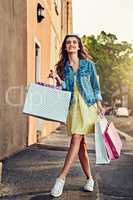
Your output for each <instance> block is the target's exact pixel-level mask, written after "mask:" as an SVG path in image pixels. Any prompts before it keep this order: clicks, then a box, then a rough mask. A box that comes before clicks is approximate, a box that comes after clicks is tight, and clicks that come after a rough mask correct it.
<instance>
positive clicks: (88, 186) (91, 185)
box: [84, 179, 94, 192]
mask: <svg viewBox="0 0 133 200" xmlns="http://www.w3.org/2000/svg"><path fill="white" fill-rule="evenodd" d="M93 189H94V180H93V179H88V180H87V183H86V184H85V186H84V190H85V191H89V192H92V191H93Z"/></svg>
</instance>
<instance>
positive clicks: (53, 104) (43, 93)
mask: <svg viewBox="0 0 133 200" xmlns="http://www.w3.org/2000/svg"><path fill="white" fill-rule="evenodd" d="M70 99H71V92H69V91H63V90H61V89H57V88H53V87H50V86H46V85H39V84H35V83H32V84H30V86H29V89H28V93H27V96H26V100H25V104H24V108H23V113H26V114H29V115H32V116H35V117H38V118H42V119H46V120H50V121H57V122H66V119H67V114H68V109H69V104H70Z"/></svg>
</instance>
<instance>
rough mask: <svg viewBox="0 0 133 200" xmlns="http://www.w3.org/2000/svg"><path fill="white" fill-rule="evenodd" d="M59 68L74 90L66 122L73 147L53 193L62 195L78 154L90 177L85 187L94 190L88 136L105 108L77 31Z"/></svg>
mask: <svg viewBox="0 0 133 200" xmlns="http://www.w3.org/2000/svg"><path fill="white" fill-rule="evenodd" d="M56 72H57V74H58V76H59V77H60V79H61V80H62V87H63V90H67V91H71V93H72V95H71V102H70V109H69V113H68V117H67V123H66V125H67V129H68V135H69V136H71V142H70V147H69V150H68V153H67V155H66V158H65V162H64V166H63V167H62V169H61V172H60V173H59V176H58V177H57V179H56V181H55V184H54V186H53V188H52V189H51V195H52V196H54V197H59V196H60V195H61V194H62V192H63V187H64V184H65V180H66V176H67V174H68V172H69V170H70V168H71V166H72V164H73V163H74V161H75V159H76V157H77V155H78V156H79V160H80V163H81V166H82V169H83V171H84V174H85V176H86V178H87V181H86V184H85V185H84V190H86V191H93V188H94V180H93V177H92V173H91V168H90V161H89V157H88V153H87V147H86V142H85V136H86V135H87V134H89V133H92V132H94V124H95V120H96V119H97V115H98V113H100V112H102V111H103V108H102V104H101V100H102V97H101V91H100V86H99V81H98V79H97V74H96V69H95V64H94V62H93V61H91V60H90V59H88V56H87V54H86V52H85V51H84V48H83V45H82V42H81V39H80V38H79V37H78V36H77V35H67V36H66V37H65V39H64V41H63V43H62V47H61V52H60V60H59V61H58V63H57V64H56Z"/></svg>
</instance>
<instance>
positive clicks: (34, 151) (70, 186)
mask: <svg viewBox="0 0 133 200" xmlns="http://www.w3.org/2000/svg"><path fill="white" fill-rule="evenodd" d="M88 144H89V145H90V147H89V149H90V153H89V154H90V159H91V163H92V172H93V175H95V168H94V165H95V158H94V142H93V138H92V136H90V139H88ZM68 145H69V138H68V136H66V133H65V129H64V128H63V127H62V128H61V130H57V131H56V132H55V133H52V134H51V135H50V136H49V137H47V138H45V139H44V140H42V141H41V143H40V144H37V145H33V146H31V147H29V148H27V149H26V150H25V151H22V152H20V153H18V154H16V155H14V156H12V157H10V158H9V159H7V160H6V161H5V162H4V163H3V165H4V173H3V183H4V185H3V186H0V199H2V200H7V199H8V200H50V199H54V198H53V197H51V196H50V189H51V187H52V185H53V183H54V181H55V178H56V177H57V176H58V173H59V170H60V169H61V167H62V166H63V163H64V158H65V155H66V153H67V148H68ZM85 182H86V178H85V176H84V175H83V172H82V170H81V167H80V164H79V161H78V160H77V161H76V163H75V164H74V166H73V167H72V169H71V170H70V173H69V175H68V177H67V180H66V184H65V187H64V193H63V195H62V196H61V197H59V198H58V199H59V200H60V199H61V200H78V199H80V200H87V199H90V200H96V199H98V198H97V197H96V196H97V194H98V188H97V183H96V187H95V191H94V192H92V193H91V192H84V191H83V189H82V186H83V185H84V184H85Z"/></svg>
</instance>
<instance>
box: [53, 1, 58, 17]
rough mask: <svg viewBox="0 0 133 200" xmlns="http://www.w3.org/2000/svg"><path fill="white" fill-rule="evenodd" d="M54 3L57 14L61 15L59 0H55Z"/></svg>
mask: <svg viewBox="0 0 133 200" xmlns="http://www.w3.org/2000/svg"><path fill="white" fill-rule="evenodd" d="M54 5H55V12H56V14H57V15H59V10H58V9H59V5H58V0H54Z"/></svg>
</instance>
